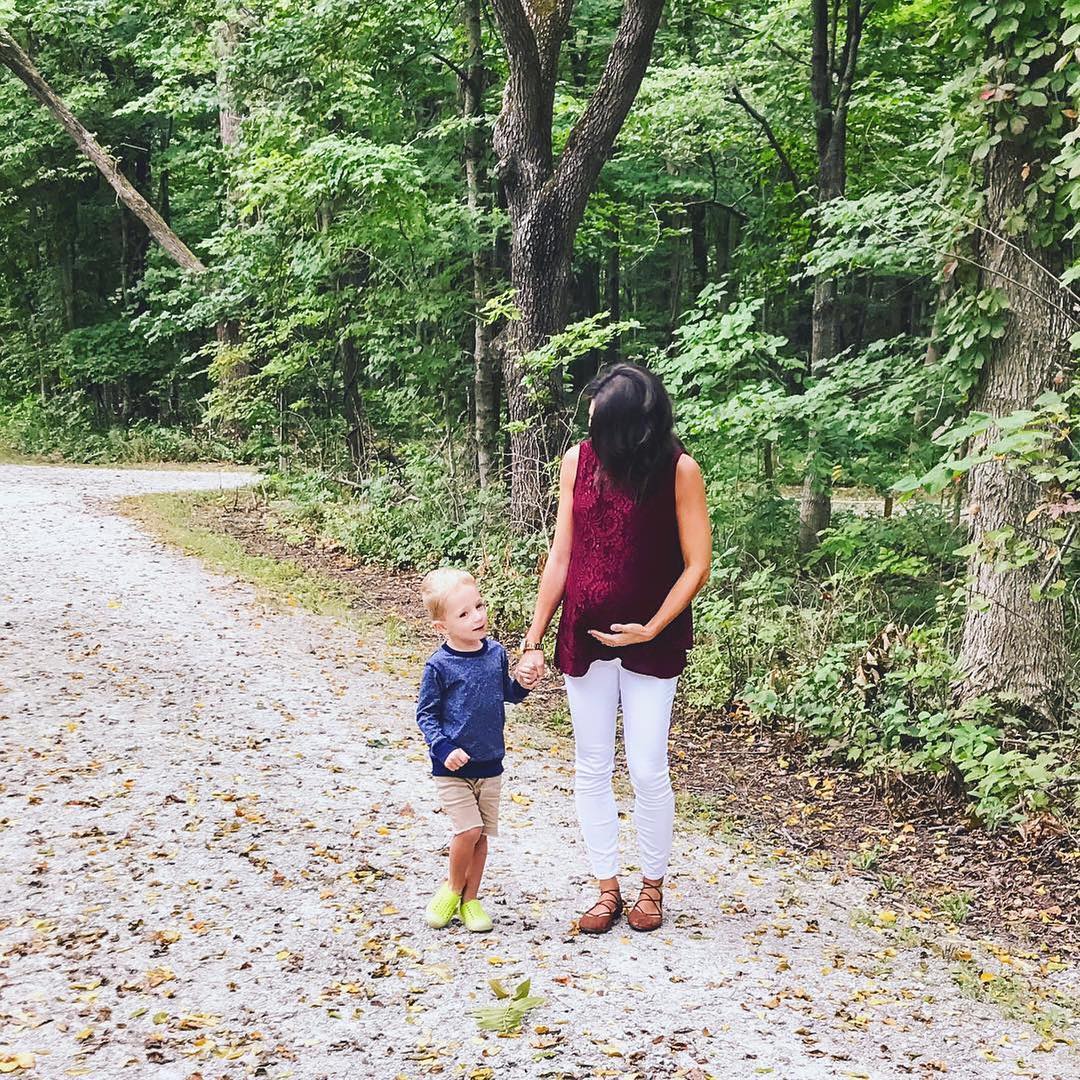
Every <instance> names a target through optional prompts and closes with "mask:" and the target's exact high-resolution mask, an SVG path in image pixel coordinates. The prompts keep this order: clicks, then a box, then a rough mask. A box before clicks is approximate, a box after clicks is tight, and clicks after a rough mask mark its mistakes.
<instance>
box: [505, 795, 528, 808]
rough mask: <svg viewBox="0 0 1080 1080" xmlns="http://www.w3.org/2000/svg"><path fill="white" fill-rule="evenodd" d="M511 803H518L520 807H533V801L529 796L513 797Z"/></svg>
mask: <svg viewBox="0 0 1080 1080" xmlns="http://www.w3.org/2000/svg"><path fill="white" fill-rule="evenodd" d="M510 801H511V802H516V803H517V804H518V805H519V806H532V799H530V798H529V796H528V795H511V796H510Z"/></svg>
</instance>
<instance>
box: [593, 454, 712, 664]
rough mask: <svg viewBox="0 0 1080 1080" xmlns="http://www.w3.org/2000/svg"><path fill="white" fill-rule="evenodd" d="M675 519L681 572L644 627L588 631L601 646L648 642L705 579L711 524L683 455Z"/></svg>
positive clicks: (693, 465)
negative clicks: (679, 548)
mask: <svg viewBox="0 0 1080 1080" xmlns="http://www.w3.org/2000/svg"><path fill="white" fill-rule="evenodd" d="M675 517H676V520H677V521H678V525H679V546H680V547H681V548H682V556H683V572H682V573H681V574H680V575H679V577H678V578H677V579H676V581H675V584H674V585H672V586H671V590H670V591H669V592H668V594H667V596H666V597H665V598H664V602H663V603H662V604H661V605H660V610H659V611H658V612H657V613H656V614H655V615H654V616H653V617H652V618H651V619H650V620H649V621H648V622H647V623H645V625H642V624H641V623H613V624H612V626H611V631H610V633H605V632H604V631H602V630H590V631H589V633H590V634H592V636H593V637H594V638H596V640H597V641H602V642H603V643H604V644H605V645H611V646H619V645H639V644H641V642H643V641H652V639H653V638H654V637H656V635H657V634H659V633H660V632H661V631H662V630H663V629H664V628H665V627H666V626H667V625H668V624H669V623H670V622H672V621H673V620H674V619H675V618H676V617H677V616H679V615H681V614H682V612H684V611H685V610H686V609H687V608H688V607H689V606H690V602H691V601H692V600H693V599H694V597H695V596H697V594H698V593H699V592H700V591H701V587H702V586H703V585H704V584H705V582H706V581H708V580H709V571H710V568H711V566H712V525H711V523H710V521H709V509H708V507H707V506H706V504H705V481H704V479H703V478H702V476H701V469H700V468H699V467H698V463H697V462H696V461H695V460H694V459H693V458H692V457H690V455H689V454H683V455H682V456H681V457H680V458H679V461H678V464H677V466H676V468H675Z"/></svg>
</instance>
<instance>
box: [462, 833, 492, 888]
mask: <svg viewBox="0 0 1080 1080" xmlns="http://www.w3.org/2000/svg"><path fill="white" fill-rule="evenodd" d="M487 853H488V841H487V837H486V836H484V835H481V836H480V839H479V840H477V842H476V847H475V848H473V856H472V861H471V862H470V863H469V870H468V873H467V874H466V875H465V891H464V892H463V893H462V894H461V901H462V903H464V902H465V901H466V900H475V899H476V894H477V893H478V892H479V891H480V880H481V879H482V878H483V876H484V863H486V862H487Z"/></svg>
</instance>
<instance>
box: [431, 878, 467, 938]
mask: <svg viewBox="0 0 1080 1080" xmlns="http://www.w3.org/2000/svg"><path fill="white" fill-rule="evenodd" d="M460 903H461V893H456V892H453V891H452V890H451V888H450V886H449V885H440V886H439V888H438V891H437V892H436V893H435V895H434V896H433V897H432V898H431V899H430V900H429V901H428V906H427V909H426V910H425V911H424V921H425V922H426V923H427V924H428V926H432V927H434V928H435V929H436V930H441V929H442V928H443V927H444V926H446V925H447V923H449V922H450V920H451V919H452V918H453V917H454V916H455V915H456V914H457V911H458V905H459V904H460Z"/></svg>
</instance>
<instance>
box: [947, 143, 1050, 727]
mask: <svg viewBox="0 0 1080 1080" xmlns="http://www.w3.org/2000/svg"><path fill="white" fill-rule="evenodd" d="M1037 156H1038V151H1037V150H1034V149H1033V148H1032V146H1031V145H1030V143H1019V142H1017V141H1015V140H1013V139H1010V138H1007V137H1006V138H1004V139H1002V141H1001V142H1000V143H998V144H997V146H995V147H994V148H993V149H992V150H991V152H990V154H989V156H988V159H987V166H986V206H985V211H984V214H985V228H984V229H983V230H981V232H980V235H981V236H982V238H983V239H982V241H981V243H980V245H979V247H980V250H979V259H978V262H979V265H980V267H981V272H980V282H979V284H980V287H981V288H984V289H991V288H992V289H998V290H1001V291H1002V292H1004V294H1005V296H1006V297H1007V299H1008V307H1009V311H1008V320H1007V322H1006V327H1005V334H1004V335H1003V336H1002V337H1000V338H998V339H996V340H994V341H993V343H992V346H991V351H990V356H989V358H988V360H987V362H986V365H985V367H984V369H983V371H982V373H981V376H980V381H979V384H978V386H977V388H976V392H975V395H974V398H973V400H972V403H971V404H972V408H973V409H974V410H975V411H977V412H983V413H987V414H988V415H990V416H993V417H999V416H1007V415H1008V414H1010V413H1012V412H1015V411H1016V410H1018V409H1026V408H1030V407H1031V405H1032V404H1033V402H1034V401H1035V399H1036V398H1037V397H1038V396H1039V395H1040V394H1041V393H1043V392H1044V391H1045V390H1048V389H1049V388H1050V387H1051V385H1052V383H1053V380H1054V376H1055V374H1056V373H1057V372H1059V371H1061V370H1063V369H1064V367H1065V365H1066V362H1067V359H1068V336H1069V319H1068V314H1067V310H1066V308H1065V304H1066V302H1067V294H1066V290H1064V289H1062V288H1060V287H1059V286H1058V284H1057V281H1056V275H1057V274H1058V273H1060V271H1061V269H1062V258H1061V252H1060V250H1054V251H1047V250H1037V249H1034V248H1033V247H1032V246H1031V244H1030V242H1029V241H1028V239H1027V237H1026V236H1025V235H1024V234H1023V233H1021V234H1010V228H1009V222H1010V219H1014V218H1015V217H1016V216H1018V215H1020V214H1022V213H1023V208H1024V206H1025V194H1026V192H1025V189H1026V187H1027V183H1026V181H1025V179H1024V177H1026V176H1028V175H1030V176H1031V180H1032V182H1033V183H1034V182H1035V181H1036V180H1037V178H1038V177H1039V176H1040V175H1041V172H1042V170H1041V167H1034V168H1033V167H1032V163H1033V160H1034V159H1035V158H1037ZM995 438H996V432H994V431H991V432H989V433H987V434H986V435H984V436H980V437H979V439H977V440H976V441H975V442H974V444H973V445H972V447H971V452H973V453H976V454H977V453H979V452H980V451H981V450H982V449H983V448H985V446H986V445H987V444H988V443H989V442H992V441H994V439H995ZM969 492H970V506H971V511H970V513H971V540H972V542H974V543H975V544H977V545H981V544H982V543H983V542H984V538H985V537H986V534H987V533H991V532H995V531H997V530H1000V529H1013V530H1015V532H1016V534H1017V536H1020V535H1022V534H1025V533H1029V532H1030V530H1031V529H1032V528H1033V526H1032V525H1030V524H1028V515H1029V513H1030V512H1031V511H1032V510H1033V509H1034V508H1035V507H1036V505H1037V504H1038V503H1039V502H1040V500H1041V497H1042V492H1041V490H1040V489H1039V487H1038V485H1036V484H1035V483H1034V481H1032V480H1031V479H1030V478H1029V477H1027V476H1026V475H1025V474H1023V473H1022V472H1020V471H1018V470H1015V469H1009V468H1007V466H1006V463H1005V462H1003V461H999V460H996V459H992V460H990V461H986V462H983V463H982V464H980V465H976V466H975V467H974V468H973V469H972V470H971V473H970V475H969ZM1036 543H1038V541H1036ZM968 573H969V575H970V578H971V585H970V590H969V603H968V608H967V613H966V615H965V618H964V627H963V637H962V640H961V646H960V667H961V670H962V671H963V681H962V683H961V685H960V686H959V688H958V690H959V696H960V697H961V698H962V699H969V698H972V697H975V696H978V695H980V694H993V695H1002V696H1006V697H1013V698H1015V699H1016V700H1018V701H1019V702H1020V704H1021V705H1023V706H1024V707H1026V708H1028V709H1030V710H1032V711H1034V712H1036V713H1039V714H1042V715H1043V716H1047V717H1053V716H1060V715H1061V714H1062V712H1063V708H1062V707H1063V705H1064V697H1065V671H1066V667H1067V662H1068V657H1067V655H1066V650H1065V634H1064V613H1063V608H1062V603H1061V601H1060V600H1042V601H1035V600H1033V599H1032V595H1031V592H1032V587H1033V586H1037V585H1038V584H1039V583H1040V579H1041V577H1042V576H1043V574H1044V573H1045V566H1044V565H1043V562H1042V560H1036V561H1035V562H1031V563H1029V564H1028V565H1026V566H1022V567H1020V568H1018V569H1015V570H1005V571H1003V570H999V569H995V568H994V566H993V565H992V563H990V562H987V561H985V560H984V559H983V558H980V556H979V554H978V553H976V554H975V555H973V556H972V557H971V559H970V561H969V563H968Z"/></svg>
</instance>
